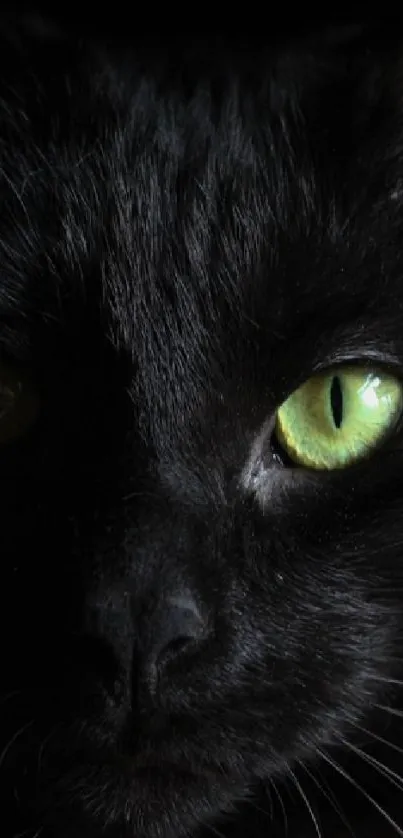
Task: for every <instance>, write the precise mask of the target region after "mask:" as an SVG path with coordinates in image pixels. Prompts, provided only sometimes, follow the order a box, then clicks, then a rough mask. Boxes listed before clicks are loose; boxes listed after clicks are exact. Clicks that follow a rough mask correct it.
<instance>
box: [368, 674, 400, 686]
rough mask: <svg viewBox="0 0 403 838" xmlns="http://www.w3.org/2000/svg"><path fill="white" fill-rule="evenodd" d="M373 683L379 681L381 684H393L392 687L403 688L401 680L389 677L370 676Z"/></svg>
mask: <svg viewBox="0 0 403 838" xmlns="http://www.w3.org/2000/svg"><path fill="white" fill-rule="evenodd" d="M368 677H369V679H370V680H371V681H379V682H380V683H381V684H391V685H392V686H397V687H403V681H401V680H400V679H399V678H389V677H388V676H387V675H375V674H373V675H369V676H368Z"/></svg>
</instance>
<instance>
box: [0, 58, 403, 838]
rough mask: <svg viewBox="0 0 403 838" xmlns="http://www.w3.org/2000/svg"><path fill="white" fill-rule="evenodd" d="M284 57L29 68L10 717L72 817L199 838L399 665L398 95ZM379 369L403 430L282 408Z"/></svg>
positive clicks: (4, 216) (6, 497)
mask: <svg viewBox="0 0 403 838" xmlns="http://www.w3.org/2000/svg"><path fill="white" fill-rule="evenodd" d="M10 49H11V48H10ZM13 50H14V47H13V48H12V51H13ZM47 50H49V51H50V52H49V54H48V51H47ZM257 56H258V57H257V58H256V55H255V54H254V53H251V54H250V55H248V54H246V55H245V54H244V55H239V54H237V53H236V52H235V53H228V54H226V55H224V56H223V55H222V53H220V55H218V54H213V55H212V56H211V62H210V61H206V55H205V54H204V55H203V56H201V55H200V54H198V53H197V51H195V52H194V53H193V52H192V51H187V52H186V54H185V55H183V56H182V58H181V61H182V64H183V66H184V68H185V69H178V67H179V64H180V62H178V63H177V64H175V61H174V59H175V56H173V55H172V54H171V53H170V52H169V50H168V51H167V52H166V53H164V52H162V53H161V54H159V55H158V56H156V55H153V53H152V50H147V49H144V51H141V49H139V50H138V51H136V52H135V54H134V55H133V54H132V55H127V54H126V53H125V52H123V51H122V52H121V53H120V55H119V56H116V55H114V54H112V53H108V54H105V53H104V52H102V51H101V50H99V51H97V50H93V49H90V48H88V49H86V48H83V47H81V48H80V49H79V50H78V51H77V53H76V51H75V50H74V49H72V48H71V47H70V46H68V47H66V46H65V45H64V44H63V45H57V48H56V50H54V47H53V46H51V47H47V48H46V49H45V50H44V51H41V52H40V55H39V57H38V54H37V53H36V51H35V50H34V51H33V52H28V55H26V54H25V53H24V57H23V60H19V61H17V60H16V56H15V55H14V54H13V57H12V60H10V61H8V62H6V61H4V66H5V67H6V65H7V69H5V70H4V75H3V83H2V91H1V105H0V113H1V116H0V119H1V129H0V130H1V133H0V136H1V147H0V161H1V166H0V178H1V190H0V194H1V199H0V201H1V208H0V270H1V273H0V342H1V348H2V352H1V359H2V360H1V363H2V367H1V369H0V380H1V381H2V386H3V389H4V393H5V394H7V393H8V394H9V395H8V399H9V400H8V401H7V398H6V396H4V410H3V413H4V417H6V418H5V419H2V418H0V424H1V422H3V425H2V426H1V427H0V434H1V433H2V432H3V437H2V439H1V447H0V458H1V474H2V480H1V482H0V491H1V517H0V522H1V524H0V526H1V533H2V590H3V606H2V616H3V621H4V623H3V638H5V647H6V648H5V653H4V659H5V663H4V671H5V673H6V678H5V684H6V689H5V693H4V697H3V704H2V708H3V709H2V713H3V722H2V726H3V728H4V730H3V731H2V735H1V736H2V738H1V741H2V742H4V745H6V744H7V742H8V741H9V740H11V739H12V744H11V745H10V747H9V748H8V749H7V750H8V752H7V753H5V756H4V764H3V773H4V776H5V779H4V782H5V783H9V786H10V801H11V800H12V794H11V790H12V789H13V788H17V791H18V802H17V803H15V802H13V804H12V803H11V802H10V807H11V806H12V805H13V806H14V809H13V815H12V817H13V818H15V820H16V821H18V822H20V819H22V821H23V823H25V820H24V819H26V818H28V817H31V815H27V811H28V810H29V812H31V813H32V812H35V817H36V818H37V819H38V820H39V822H40V823H41V824H42V823H43V824H46V825H48V826H49V828H50V829H51V830H56V831H55V832H54V831H52V833H51V834H52V835H53V834H55V835H57V836H59V835H60V836H66V838H67V836H70V835H74V836H77V835H79V836H80V838H81V836H82V838H87V836H90V835H98V834H100V831H101V829H104V828H106V833H105V834H107V835H109V834H110V835H119V836H123V835H128V836H129V835H130V836H131V835H134V834H135V835H136V836H144V838H153V836H157V835H161V834H164V835H166V836H180V835H188V834H191V833H192V832H193V831H194V830H195V829H196V827H197V826H199V825H200V824H202V823H208V822H210V821H211V820H212V819H214V818H215V817H217V816H218V814H219V813H222V812H230V811H232V810H233V807H234V805H235V804H236V801H237V800H240V799H242V798H244V797H245V796H246V795H247V794H248V793H249V792H250V790H251V789H252V787H253V785H254V784H255V783H256V782H257V781H259V780H261V779H263V780H265V779H267V778H268V777H273V776H278V775H282V774H284V773H285V772H286V771H287V770H288V769H289V768H292V766H293V765H294V764H295V762H296V761H297V760H302V761H306V760H310V759H312V758H314V757H315V756H317V755H318V754H319V753H322V754H323V753H325V754H326V753H327V749H328V748H329V747H330V746H331V745H332V744H338V743H339V742H340V737H347V738H349V737H350V738H351V736H352V731H353V728H354V725H355V724H359V723H361V722H362V721H363V720H366V723H368V716H369V715H370V714H371V712H372V710H373V707H374V705H375V704H377V703H379V702H380V700H381V697H382V696H383V695H384V692H385V689H386V682H387V681H388V679H391V678H392V677H395V678H397V677H398V671H399V670H398V669H397V667H396V658H397V655H398V650H399V646H400V641H401V636H402V629H403V622H402V614H401V601H402V595H401V590H402V581H403V578H402V562H401V542H402V534H403V528H402V525H401V523H400V513H401V510H402V506H403V489H402V484H401V469H402V465H403V453H402V442H401V433H400V425H401V417H400V407H399V405H400V401H399V398H400V396H399V392H400V390H399V388H400V384H399V382H400V379H401V377H402V376H403V338H402V335H403V330H402V319H403V312H402V310H401V276H402V269H403V264H401V261H402V260H401V255H400V252H401V248H400V241H401V225H402V223H403V219H402V217H401V200H400V179H401V174H400V157H399V155H400V146H399V145H398V131H399V124H398V118H397V113H398V102H397V101H396V102H395V101H394V100H393V87H392V85H390V86H388V80H389V79H390V77H391V76H389V75H388V72H389V70H388V68H386V69H385V67H384V65H382V67H381V69H379V67H380V66H381V65H380V64H379V60H378V58H379V57H378V55H375V54H373V55H372V59H371V60H372V61H373V66H374V67H375V68H378V69H377V70H374V71H373V75H374V78H373V79H372V87H371V96H372V97H373V100H372V99H371V101H369V93H368V90H369V88H370V85H369V82H368V83H366V84H364V83H363V79H365V78H366V75H365V73H366V72H367V68H366V66H365V67H364V69H363V67H362V62H361V63H360V61H359V60H358V59H357V68H358V69H357V68H356V65H355V64H354V65H351V66H350V65H349V66H348V68H347V69H348V70H349V73H350V75H348V74H346V75H344V67H343V62H342V61H341V59H340V56H336V57H334V56H333V54H332V56H331V57H328V56H326V57H324V54H323V52H322V53H320V55H319V56H317V55H316V54H313V53H311V52H309V51H308V52H307V51H303V50H297V49H296V50H295V53H290V52H289V51H288V52H286V53H284V54H283V53H281V52H280V53H277V52H273V51H272V52H270V51H269V50H262V51H260V52H259V53H257ZM22 66H23V67H24V68H25V69H21V67H22ZM352 66H353V69H352V68H351V67H352ZM50 67H52V70H50V69H49V68H50ZM324 67H325V69H326V72H325V71H324V70H323V68H324ZM335 67H336V68H337V70H335V69H334V68H335ZM340 67H342V70H340ZM388 97H389V98H388ZM385 103H386V104H385ZM387 107H389V110H388V109H387ZM381 116H382V119H381ZM350 369H353V370H357V369H359V370H364V372H363V375H364V378H365V380H366V377H367V376H375V378H376V377H378V378H377V380H378V379H379V380H380V379H381V378H382V376H383V375H385V376H386V375H389V376H390V377H391V381H393V382H395V384H396V393H397V396H396V399H397V401H396V405H397V407H396V410H395V412H394V414H393V423H392V424H393V427H392V425H391V427H390V429H389V430H390V433H388V434H387V437H386V438H385V440H383V439H382V441H381V443H379V444H377V445H374V446H373V448H374V450H370V455H368V456H367V455H365V456H363V457H359V458H358V459H357V461H354V462H353V463H351V464H350V463H349V462H347V464H344V467H342V468H333V467H331V468H315V467H312V463H310V464H308V466H305V465H304V463H303V462H302V463H301V462H299V463H296V462H295V456H294V454H295V452H294V454H293V452H292V451H291V453H290V451H289V452H287V451H285V450H284V437H283V442H281V440H280V439H279V436H278V434H277V435H276V416H278V409H279V407H280V406H281V405H282V404H284V402H286V400H287V399H288V398H289V397H290V396H291V394H293V393H294V392H295V391H298V388H299V387H300V386H301V385H302V384H303V383H304V382H306V381H309V380H310V379H311V378H312V377H313V376H317V375H322V377H324V378H323V380H324V381H325V382H326V381H327V380H329V381H330V380H333V379H334V376H336V378H337V377H338V380H340V377H341V378H342V376H343V375H349V372H348V370H350ZM346 370H347V372H345V371H346ZM335 371H337V372H335ZM326 376H330V378H328V379H327V378H326ZM379 377H380V378H379ZM316 380H317V379H315V381H316ZM371 380H372V379H371ZM348 381H350V379H348ZM324 386H325V385H324ZM346 386H347V385H346ZM329 392H330V391H329ZM371 392H372V391H371ZM388 392H389V391H388ZM10 394H11V395H10ZM354 397H355V396H354ZM345 398H347V397H346V396H345ZM388 398H389V397H388ZM389 403H390V399H389V401H388V399H387V400H386V402H385V404H386V405H387V409H388V410H389ZM329 404H330V402H329ZM346 405H347V407H346V410H348V409H349V408H348V404H347V402H346ZM298 409H299V408H298ZM303 409H304V408H303ZM346 415H347V414H346ZM6 420H7V422H8V423H9V424H8V425H7V422H6ZM11 420H12V421H11ZM10 423H11V424H10ZM386 424H387V422H386ZM389 424H390V423H389ZM6 425H7V427H9V426H10V427H11V428H12V429H14V431H11V432H10V433H8V435H7V432H6V431H7V428H6ZM297 425H298V421H297ZM2 428H3V431H2ZM306 428H307V430H306V432H305V437H304V439H303V440H302V442H301V445H305V446H306V445H309V446H312V445H313V444H314V443H315V440H316V443H318V440H319V437H320V431H319V429H318V427H316V426H315V423H314V421H313V419H312V417H311V418H310V415H309V411H308V419H307V421H306ZM4 429H6V430H4ZM316 443H315V444H316ZM318 444H319V443H318ZM365 445H366V449H365V450H366V451H367V448H368V447H369V449H370V448H371V445H370V443H368V445H367V443H366V442H365ZM367 453H368V451H367ZM22 763H23V764H24V771H22V770H21V764H22ZM10 811H11V808H10Z"/></svg>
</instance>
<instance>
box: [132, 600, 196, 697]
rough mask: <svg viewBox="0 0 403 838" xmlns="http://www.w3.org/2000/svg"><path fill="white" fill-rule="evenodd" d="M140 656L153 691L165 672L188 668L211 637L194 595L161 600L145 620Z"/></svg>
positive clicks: (143, 674) (146, 681)
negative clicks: (202, 645) (203, 644)
mask: <svg viewBox="0 0 403 838" xmlns="http://www.w3.org/2000/svg"><path fill="white" fill-rule="evenodd" d="M142 628H143V642H142V644H141V645H142V650H141V652H140V655H139V661H138V663H139V670H140V671H139V675H140V680H141V682H142V684H143V688H144V686H145V687H146V689H147V691H148V692H149V693H151V694H153V693H154V692H155V691H156V690H157V688H158V685H159V682H160V681H161V679H162V678H163V676H164V675H168V674H172V677H175V673H177V672H178V671H179V668H181V669H183V668H185V671H186V670H187V671H189V667H191V665H192V659H193V658H194V657H195V655H197V652H198V651H199V649H200V646H201V644H202V643H203V641H204V640H205V639H206V637H207V636H208V633H209V630H208V623H207V620H206V619H205V618H203V616H202V614H201V612H200V609H199V608H198V606H197V604H196V602H195V601H194V599H193V598H192V597H191V596H190V595H178V596H172V597H169V598H168V599H166V600H165V601H164V602H163V603H161V604H160V605H159V606H158V608H157V609H156V610H155V611H154V612H152V613H151V614H149V615H148V617H147V618H146V620H145V624H144V622H143V626H142Z"/></svg>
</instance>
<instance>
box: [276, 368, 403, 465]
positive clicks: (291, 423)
mask: <svg viewBox="0 0 403 838" xmlns="http://www.w3.org/2000/svg"><path fill="white" fill-rule="evenodd" d="M402 409H403V386H402V384H401V383H400V381H399V380H398V379H397V378H395V377H394V376H393V375H390V374H388V373H386V372H384V371H383V370H381V369H372V370H371V369H368V368H363V367H355V366H348V367H340V368H339V369H334V370H331V371H329V372H326V373H324V374H323V375H315V376H313V377H312V378H309V379H308V381H306V382H305V384H302V386H301V387H299V388H298V390H295V392H294V393H292V394H291V396H289V398H288V399H287V400H286V401H285V402H283V404H282V405H281V407H280V408H279V409H278V411H277V418H276V426H275V435H276V437H277V440H278V442H279V443H280V445H281V446H282V448H283V449H284V451H285V452H286V453H287V454H288V456H289V457H290V459H291V460H293V462H294V463H297V464H298V465H301V466H305V467H306V468H315V469H336V468H344V467H345V466H348V465H350V464H351V463H354V462H356V461H357V460H360V459H362V458H364V457H366V456H367V455H368V454H369V453H371V451H372V450H373V449H374V448H375V447H376V446H377V445H378V444H379V443H380V442H381V441H382V439H383V438H384V437H385V435H386V434H387V433H388V431H390V430H391V428H392V427H393V426H394V424H395V423H396V421H397V420H398V418H399V416H400V414H401V412H402Z"/></svg>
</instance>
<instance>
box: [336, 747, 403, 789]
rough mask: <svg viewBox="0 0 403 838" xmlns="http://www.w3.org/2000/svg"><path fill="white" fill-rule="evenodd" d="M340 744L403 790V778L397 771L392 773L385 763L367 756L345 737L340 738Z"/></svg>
mask: <svg viewBox="0 0 403 838" xmlns="http://www.w3.org/2000/svg"><path fill="white" fill-rule="evenodd" d="M339 739H340V742H342V744H343V745H344V746H345V747H346V748H349V749H350V750H351V751H353V752H354V753H355V754H357V756H359V757H360V758H361V759H362V760H364V761H365V762H367V763H368V764H369V765H372V766H373V767H374V768H375V769H376V770H377V771H378V772H379V774H381V775H382V776H384V777H386V779H387V780H389V782H390V783H392V785H394V786H396V788H398V789H401V790H402V789H403V777H401V776H400V774H397V773H396V771H392V769H391V768H388V766H387V765H385V764H384V763H383V762H380V760H379V759H376V757H374V756H372V754H366V753H365V751H363V750H362V749H361V748H357V747H356V746H355V745H353V744H352V743H351V742H347V740H346V739H343V737H341V736H340V737H339Z"/></svg>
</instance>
